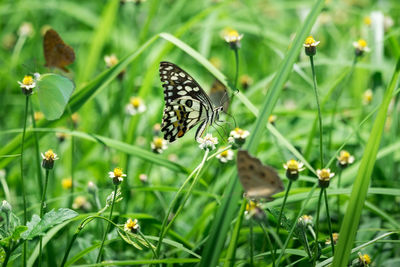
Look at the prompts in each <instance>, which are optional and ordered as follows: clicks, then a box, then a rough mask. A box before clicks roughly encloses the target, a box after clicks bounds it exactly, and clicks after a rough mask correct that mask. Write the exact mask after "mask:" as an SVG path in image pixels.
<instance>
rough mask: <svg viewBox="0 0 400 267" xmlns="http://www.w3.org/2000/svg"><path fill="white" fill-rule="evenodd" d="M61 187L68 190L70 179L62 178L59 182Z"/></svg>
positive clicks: (70, 183) (70, 184)
mask: <svg viewBox="0 0 400 267" xmlns="http://www.w3.org/2000/svg"><path fill="white" fill-rule="evenodd" d="M61 186H62V188H64V189H70V188H71V187H72V179H71V177H70V178H64V179H62V180H61Z"/></svg>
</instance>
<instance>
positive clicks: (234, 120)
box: [225, 113, 237, 128]
mask: <svg viewBox="0 0 400 267" xmlns="http://www.w3.org/2000/svg"><path fill="white" fill-rule="evenodd" d="M225 114H226V115H228V116H229V117H231V118H232V119H233V122H234V125H235V128H237V123H236V119H235V117H234V116H233V115H231V114H229V113H225ZM227 123H229V122H227Z"/></svg>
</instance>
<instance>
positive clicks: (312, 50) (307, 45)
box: [303, 35, 320, 56]
mask: <svg viewBox="0 0 400 267" xmlns="http://www.w3.org/2000/svg"><path fill="white" fill-rule="evenodd" d="M319 43H320V41H315V40H314V38H313V37H312V36H311V35H310V36H308V37H307V38H306V40H305V41H304V44H303V46H304V49H305V52H306V55H307V56H314V55H315V54H316V53H317V45H318V44H319Z"/></svg>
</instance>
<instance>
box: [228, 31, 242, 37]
mask: <svg viewBox="0 0 400 267" xmlns="http://www.w3.org/2000/svg"><path fill="white" fill-rule="evenodd" d="M227 35H228V36H229V37H239V33H238V32H237V31H235V30H229V31H228V32H227Z"/></svg>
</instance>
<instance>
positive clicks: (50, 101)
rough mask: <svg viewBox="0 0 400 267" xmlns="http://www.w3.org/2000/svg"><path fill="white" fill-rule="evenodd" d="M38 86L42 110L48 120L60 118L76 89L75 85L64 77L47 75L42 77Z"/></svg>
mask: <svg viewBox="0 0 400 267" xmlns="http://www.w3.org/2000/svg"><path fill="white" fill-rule="evenodd" d="M37 85H38V90H37V96H38V98H39V105H40V110H41V111H42V112H43V114H44V116H45V117H46V119H47V120H56V119H58V118H60V117H61V115H62V114H63V113H64V110H65V107H66V106H67V104H68V101H69V98H70V97H71V95H72V91H73V90H74V88H75V85H74V83H73V82H72V81H71V80H69V79H68V78H65V77H63V76H60V75H57V74H52V73H47V74H43V75H41V76H40V78H39V80H38V82H37Z"/></svg>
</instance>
